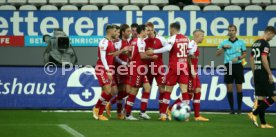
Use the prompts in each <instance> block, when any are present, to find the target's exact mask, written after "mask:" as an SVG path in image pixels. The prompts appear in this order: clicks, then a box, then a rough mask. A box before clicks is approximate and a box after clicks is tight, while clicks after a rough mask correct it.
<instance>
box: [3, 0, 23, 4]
mask: <svg viewBox="0 0 276 137" xmlns="http://www.w3.org/2000/svg"><path fill="white" fill-rule="evenodd" d="M7 3H8V4H12V5H22V4H26V3H27V0H7Z"/></svg>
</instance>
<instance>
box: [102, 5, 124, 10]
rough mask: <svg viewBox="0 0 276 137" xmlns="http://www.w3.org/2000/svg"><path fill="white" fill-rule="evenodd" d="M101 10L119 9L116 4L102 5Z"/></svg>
mask: <svg viewBox="0 0 276 137" xmlns="http://www.w3.org/2000/svg"><path fill="white" fill-rule="evenodd" d="M102 10H120V9H119V7H118V6H117V5H104V6H103V7H102Z"/></svg>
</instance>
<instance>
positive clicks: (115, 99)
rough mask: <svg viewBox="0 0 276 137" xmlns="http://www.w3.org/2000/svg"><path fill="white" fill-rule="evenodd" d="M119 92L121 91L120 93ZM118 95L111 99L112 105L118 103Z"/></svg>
mask: <svg viewBox="0 0 276 137" xmlns="http://www.w3.org/2000/svg"><path fill="white" fill-rule="evenodd" d="M118 94H119V93H118ZM117 97H118V95H117V96H115V97H114V98H112V99H111V100H110V104H111V106H112V105H113V104H115V103H116V101H117Z"/></svg>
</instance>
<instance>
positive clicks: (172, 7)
mask: <svg viewBox="0 0 276 137" xmlns="http://www.w3.org/2000/svg"><path fill="white" fill-rule="evenodd" d="M163 10H180V8H179V6H176V5H166V6H164V7H163Z"/></svg>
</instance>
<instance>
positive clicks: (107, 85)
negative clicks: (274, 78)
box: [93, 22, 208, 121]
mask: <svg viewBox="0 0 276 137" xmlns="http://www.w3.org/2000/svg"><path fill="white" fill-rule="evenodd" d="M131 30H132V38H129V36H130V28H129V26H128V25H126V24H123V25H122V26H121V27H120V28H118V27H117V28H116V26H107V28H106V33H107V34H106V37H105V38H104V39H103V40H102V41H100V43H99V47H98V61H97V65H96V76H97V78H98V80H99V84H100V86H102V94H101V97H100V99H99V100H98V102H97V104H96V105H95V107H94V108H93V116H94V118H95V119H98V120H108V118H107V117H105V116H104V115H103V111H104V110H105V109H106V112H107V116H108V117H111V113H110V110H111V106H112V104H115V103H117V118H118V119H126V120H138V119H137V118H135V117H134V116H133V115H132V113H131V112H132V107H133V105H134V102H135V99H136V95H137V93H138V90H139V88H141V87H143V92H142V98H141V109H140V114H139V118H140V119H150V116H149V115H147V113H146V110H147V105H148V101H149V98H150V90H151V85H152V81H153V79H154V78H155V80H156V82H157V85H158V89H159V113H160V118H159V120H161V121H166V120H167V119H169V120H171V113H170V107H169V105H170V96H171V92H172V91H173V88H174V85H175V84H177V83H178V84H179V87H180V89H181V93H182V94H181V97H180V98H179V99H178V100H176V102H175V103H174V104H177V103H186V104H189V102H190V100H191V99H193V106H194V111H195V120H196V121H208V119H207V118H204V117H202V116H200V115H199V110H200V80H199V77H198V75H197V65H198V56H199V50H198V47H197V44H199V43H201V42H202V40H203V38H204V32H203V31H202V30H195V31H194V33H193V34H194V40H192V41H190V40H189V38H188V37H187V36H184V35H183V34H181V33H180V24H179V23H172V24H170V37H169V40H168V41H167V40H166V39H165V38H164V37H162V36H160V35H157V34H156V32H155V30H154V25H153V23H151V22H148V23H146V24H145V25H137V24H133V25H131ZM118 32H120V33H118ZM119 36H120V38H119ZM146 37H147V38H146ZM164 52H169V66H168V70H166V69H165V66H164V63H163V59H162V53H164ZM114 66H115V67H114ZM121 68H126V70H127V71H126V73H122V71H121ZM124 70H125V69H124ZM166 72H167V74H166ZM112 97H113V98H112ZM124 98H125V100H124V101H123V99H124ZM123 104H124V105H125V107H124V110H123Z"/></svg>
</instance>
